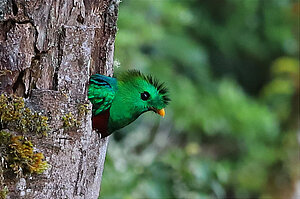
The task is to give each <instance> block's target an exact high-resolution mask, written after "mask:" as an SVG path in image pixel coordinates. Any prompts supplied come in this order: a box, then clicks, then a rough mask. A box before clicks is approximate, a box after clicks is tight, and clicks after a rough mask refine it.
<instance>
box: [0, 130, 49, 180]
mask: <svg viewBox="0 0 300 199" xmlns="http://www.w3.org/2000/svg"><path fill="white" fill-rule="evenodd" d="M0 140H1V141H3V142H1V143H0V149H1V150H0V154H1V156H2V157H3V161H4V162H5V165H8V168H9V169H11V170H12V171H13V172H14V173H16V174H18V175H26V174H34V173H36V174H40V173H42V172H43V171H45V170H46V169H47V168H48V163H47V162H46V161H45V160H44V159H45V158H44V155H43V154H42V153H37V152H35V151H34V146H33V144H32V143H31V141H29V140H28V139H27V138H26V137H24V136H14V135H11V134H10V133H8V132H6V131H0Z"/></svg>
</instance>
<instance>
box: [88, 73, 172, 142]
mask: <svg viewBox="0 0 300 199" xmlns="http://www.w3.org/2000/svg"><path fill="white" fill-rule="evenodd" d="M88 99H89V100H90V101H91V103H92V105H93V108H92V123H93V129H96V130H97V131H98V132H99V133H101V138H103V137H106V136H108V135H110V134H111V133H113V132H114V131H116V130H118V129H120V128H123V127H125V126H127V125H128V124H130V123H131V122H133V121H134V120H135V119H137V118H138V117H139V116H140V115H141V114H142V113H145V112H147V111H154V112H155V113H157V114H159V115H161V116H165V110H164V108H165V107H166V105H167V104H168V102H169V101H170V99H169V97H168V90H167V89H166V87H165V86H164V84H163V83H159V82H158V81H157V80H156V79H155V78H153V77H152V76H150V75H147V76H146V75H143V74H142V73H141V72H139V71H137V70H129V71H127V72H123V73H122V74H120V75H119V76H118V78H117V79H116V78H112V77H107V76H104V75H100V74H95V75H92V76H91V77H90V82H89V89H88Z"/></svg>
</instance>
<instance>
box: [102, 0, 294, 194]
mask: <svg viewBox="0 0 300 199" xmlns="http://www.w3.org/2000/svg"><path fill="white" fill-rule="evenodd" d="M298 18H299V3H298V1H291V0H210V1H204V0H202V1H201V0H180V1H179V0H178V1H176V0H124V2H121V4H120V10H119V19H118V28H119V30H118V33H117V37H116V45H115V62H114V63H115V73H116V74H117V73H118V72H120V71H124V70H127V69H139V70H141V71H142V72H144V73H148V74H153V75H154V76H156V77H157V78H158V79H159V80H161V81H164V82H166V85H167V86H168V87H169V89H170V97H171V99H172V101H171V103H170V105H169V106H168V107H167V109H166V117H165V118H163V119H162V118H160V117H159V116H157V115H155V114H154V113H150V112H149V113H147V114H144V115H143V116H141V117H140V118H139V119H138V120H137V121H136V122H135V123H133V124H131V125H129V126H128V127H126V128H124V129H122V130H120V131H119V132H117V133H115V134H114V135H113V136H111V137H110V143H109V148H108V154H107V158H106V163H105V169H104V173H103V181H102V186H101V197H102V198H125V199H130V198H191V199H194V198H195V199H197V198H199V199H206V198H207V199H208V198H243V199H246V198H249V199H250V198H251V199H253V198H262V199H263V198H272V199H273V198H275V199H276V198H278V199H288V198H292V197H293V196H295V195H294V194H295V188H296V187H295V185H296V183H297V182H298V181H299V173H298V168H299V166H300V165H299V159H298V151H299V150H298V141H297V128H298V126H297V122H298V116H297V114H298V110H299V109H298V108H299V107H298V101H297V100H298V97H299V60H298V53H299V48H298V47H299V36H298V35H299V32H298V31H299V27H298V24H297V22H298Z"/></svg>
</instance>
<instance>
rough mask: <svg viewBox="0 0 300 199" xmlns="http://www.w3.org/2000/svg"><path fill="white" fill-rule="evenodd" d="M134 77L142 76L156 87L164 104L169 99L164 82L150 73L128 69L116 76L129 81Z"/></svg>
mask: <svg viewBox="0 0 300 199" xmlns="http://www.w3.org/2000/svg"><path fill="white" fill-rule="evenodd" d="M134 78H142V79H144V80H145V81H147V82H149V83H150V84H151V85H153V86H154V87H155V88H156V89H157V91H158V93H159V94H160V95H161V96H162V98H163V101H164V103H165V104H166V105H167V104H168V103H169V102H170V101H171V100H170V98H169V96H168V93H169V90H168V89H167V87H166V86H165V85H164V83H160V82H159V81H158V79H156V78H155V77H153V76H152V75H144V74H143V73H141V72H140V71H139V70H128V71H127V72H125V73H123V74H122V75H121V76H119V77H118V79H120V80H121V81H130V80H131V79H134Z"/></svg>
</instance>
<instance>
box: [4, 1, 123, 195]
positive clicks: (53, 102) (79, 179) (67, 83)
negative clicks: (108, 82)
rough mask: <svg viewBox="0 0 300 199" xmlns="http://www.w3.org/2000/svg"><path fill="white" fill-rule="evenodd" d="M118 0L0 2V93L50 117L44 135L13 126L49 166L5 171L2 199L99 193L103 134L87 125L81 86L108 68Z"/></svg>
mask: <svg viewBox="0 0 300 199" xmlns="http://www.w3.org/2000/svg"><path fill="white" fill-rule="evenodd" d="M118 4H119V1H118V0H35V1H26V0H2V1H1V2H0V80H1V84H0V91H1V92H2V93H8V94H16V95H18V96H21V97H24V98H25V104H26V107H29V108H30V109H31V110H34V111H37V112H40V113H41V114H42V115H45V116H47V117H48V118H49V131H48V133H47V136H43V135H42V136H41V135H37V134H35V133H31V134H30V133H24V132H20V131H15V130H14V131H13V134H14V135H23V136H26V139H30V140H31V141H32V143H33V145H34V149H35V150H36V151H38V152H41V153H43V154H44V156H45V157H46V161H47V162H48V164H49V165H50V167H49V168H48V169H47V170H46V171H45V172H44V173H42V174H30V175H21V176H19V175H16V174H15V173H9V172H8V173H6V174H5V172H4V174H3V176H2V178H3V179H2V185H5V186H6V187H7V189H8V195H7V196H8V197H9V198H87V199H92V198H97V197H98V195H99V193H100V182H101V177H102V171H103V167H104V160H105V154H106V148H107V143H108V140H107V139H101V138H100V137H99V135H98V134H97V133H96V132H95V131H92V128H91V111H90V110H91V104H90V103H89V102H88V100H87V85H88V79H89V76H90V75H91V74H94V73H101V74H105V75H110V76H111V75H112V73H113V69H112V64H113V51H114V39H115V34H116V30H117V28H116V20H117V15H118ZM70 113H71V114H70ZM0 130H1V128H0ZM9 131H11V129H9ZM0 154H1V153H0ZM0 166H1V161H0ZM7 167H9V166H7V165H6V166H5V165H2V170H3V171H4V170H5V169H7ZM0 169H1V167H0ZM0 180H1V179H0ZM0 186H1V183H0ZM0 191H1V190H0ZM0 195H1V194H0ZM0 198H1V196H0Z"/></svg>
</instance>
